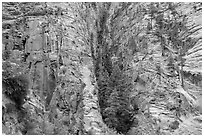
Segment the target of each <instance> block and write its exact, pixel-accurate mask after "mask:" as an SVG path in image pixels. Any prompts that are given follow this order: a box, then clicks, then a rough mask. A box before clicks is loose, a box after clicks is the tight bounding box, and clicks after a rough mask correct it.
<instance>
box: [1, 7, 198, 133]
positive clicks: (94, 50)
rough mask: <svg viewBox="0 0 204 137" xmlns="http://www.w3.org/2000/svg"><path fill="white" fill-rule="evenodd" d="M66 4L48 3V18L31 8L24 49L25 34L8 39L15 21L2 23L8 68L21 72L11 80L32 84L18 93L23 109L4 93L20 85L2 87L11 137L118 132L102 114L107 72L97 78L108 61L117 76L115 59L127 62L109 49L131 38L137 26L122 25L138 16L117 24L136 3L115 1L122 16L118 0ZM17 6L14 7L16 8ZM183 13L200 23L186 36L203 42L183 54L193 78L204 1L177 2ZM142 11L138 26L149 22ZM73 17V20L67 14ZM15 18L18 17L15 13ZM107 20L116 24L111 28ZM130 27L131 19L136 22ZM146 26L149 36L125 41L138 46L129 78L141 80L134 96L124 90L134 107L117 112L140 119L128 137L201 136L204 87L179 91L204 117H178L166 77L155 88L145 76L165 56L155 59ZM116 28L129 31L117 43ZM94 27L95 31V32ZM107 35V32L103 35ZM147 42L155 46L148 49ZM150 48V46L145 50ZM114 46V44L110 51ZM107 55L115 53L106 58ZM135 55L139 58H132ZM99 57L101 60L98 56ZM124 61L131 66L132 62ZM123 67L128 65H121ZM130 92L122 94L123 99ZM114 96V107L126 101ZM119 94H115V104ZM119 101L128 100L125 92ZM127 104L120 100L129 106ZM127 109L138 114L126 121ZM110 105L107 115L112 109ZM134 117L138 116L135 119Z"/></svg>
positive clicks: (189, 23)
mask: <svg viewBox="0 0 204 137" xmlns="http://www.w3.org/2000/svg"><path fill="white" fill-rule="evenodd" d="M11 4H12V3H11ZM66 4H67V3H63V4H62V3H61V4H59V3H49V4H48V6H50V7H49V8H50V9H49V8H48V7H46V6H45V7H43V8H45V9H46V10H45V11H46V12H45V14H40V15H43V16H34V17H30V15H33V14H31V13H29V14H28V17H27V18H26V24H27V25H28V28H27V29H25V32H24V34H23V36H25V38H24V37H23V38H22V39H23V44H22V45H21V46H19V45H18V44H19V43H20V41H21V40H22V39H21V38H16V39H14V40H13V39H12V40H13V41H11V39H7V38H6V37H8V36H5V35H8V34H10V33H11V34H12V35H13V34H14V32H12V31H13V30H12V29H11V28H12V27H11V26H12V24H9V23H8V22H6V21H4V22H3V29H5V28H6V29H5V31H4V32H3V38H2V39H3V51H4V53H3V63H5V64H6V65H5V64H4V65H3V70H9V71H13V73H14V74H12V77H14V78H15V76H19V75H23V76H25V77H26V78H27V79H28V80H27V82H28V85H26V86H25V87H26V89H28V91H27V93H26V94H27V96H26V95H19V96H23V98H20V99H21V100H20V102H23V103H20V107H19V106H17V105H16V104H15V101H13V100H12V99H9V98H8V97H7V96H6V94H5V93H4V91H5V90H10V91H11V89H12V90H15V91H19V90H21V86H19V85H17V86H13V87H12V84H9V85H10V86H11V87H9V86H5V85H3V95H2V99H3V100H2V102H3V103H2V121H3V122H2V130H3V132H4V134H14V135H16V134H31V135H33V134H38V135H47V134H52V135H53V134H55V135H59V134H63V135H65V134H67V135H107V134H116V133H115V129H109V128H108V127H107V125H108V124H107V125H106V124H105V123H104V121H105V120H104V119H103V118H102V114H101V113H102V110H101V108H102V107H105V106H99V99H101V102H103V101H104V100H103V96H101V98H100V97H99V86H98V85H97V84H99V82H98V81H97V80H101V79H100V78H101V77H103V76H104V77H105V75H103V73H102V72H101V73H100V74H98V75H100V76H98V77H97V76H96V75H97V73H98V72H99V71H100V69H101V68H102V66H101V65H104V64H105V68H104V69H106V70H107V75H110V74H111V73H112V70H113V68H114V62H119V59H122V60H123V59H124V58H123V57H122V54H121V58H119V57H115V61H112V62H111V58H113V59H112V60H114V57H111V56H113V55H111V54H112V53H110V54H109V52H108V50H109V49H108V48H110V47H109V46H112V45H113V46H115V47H114V48H118V47H117V46H118V45H120V42H121V41H120V37H124V39H126V36H125V34H126V35H127V34H128V36H129V35H132V32H131V29H130V28H128V29H127V30H126V29H125V27H124V28H123V27H122V26H123V25H124V26H127V27H128V25H126V23H129V22H131V21H133V22H134V21H135V20H129V19H127V21H126V22H125V23H124V24H123V22H122V21H121V22H122V23H121V24H119V23H118V24H117V21H118V22H120V18H118V19H117V17H120V16H121V20H123V17H122V15H123V13H122V12H124V11H125V10H127V12H126V14H129V13H128V12H129V11H132V9H134V4H131V3H129V4H130V5H131V6H130V5H129V4H128V3H127V5H126V6H127V7H128V6H130V7H129V8H128V9H125V8H126V6H121V5H120V4H118V3H115V4H116V5H115V7H117V4H118V7H119V8H118V11H117V14H116V15H115V11H116V10H115V11H114V9H111V8H115V7H114V4H112V5H111V4H110V3H105V4H104V5H103V3H99V4H98V5H97V4H95V3H92V4H90V5H89V4H88V5H80V4H79V3H78V4H76V5H75V4H73V3H72V4H70V3H68V4H70V5H68V6H67V5H66ZM28 5H29V3H28ZM40 5H41V7H42V5H43V4H40ZM110 5H111V6H112V7H111V8H110V7H109V6H110ZM124 5H125V4H124ZM141 5H142V4H141ZM141 5H139V4H138V7H139V9H140V8H141V9H142V6H141ZM144 5H145V6H147V5H148V4H144ZM164 5H165V4H164ZM18 6H19V5H18ZM55 6H56V7H55ZM75 6H76V7H75ZM77 6H79V7H77ZM80 6H81V7H80ZM83 6H87V7H89V6H90V7H91V6H93V7H92V9H91V10H90V11H86V10H87V9H86V10H85V9H83V8H84V7H83ZM106 6H107V9H106V8H105V7H106ZM120 6H121V7H120ZM70 7H71V8H70ZM87 7H86V8H87ZM67 8H70V9H67ZM77 8H81V9H80V10H81V11H80V12H79V11H77V12H75V10H79V9H77ZM109 8H110V11H108V10H109ZM120 8H121V9H120ZM88 9H89V8H88ZM139 9H138V10H139ZM10 10H11V11H12V9H10ZM51 10H53V11H51ZM176 10H177V11H178V12H183V14H184V15H185V16H187V26H194V27H193V28H190V29H192V32H194V31H195V32H196V33H192V34H190V33H189V34H187V35H190V38H189V39H193V38H196V39H197V40H198V41H197V43H198V44H197V45H196V46H195V47H193V48H192V49H190V50H189V51H188V52H186V55H185V56H184V57H183V58H184V59H185V63H184V67H183V71H184V72H186V73H189V75H190V76H189V77H193V78H195V77H198V79H199V78H200V77H202V71H201V67H202V56H201V52H202V50H201V49H202V46H201V44H202V32H201V30H202V25H201V24H202V17H201V14H202V8H201V9H200V6H199V5H198V3H184V4H178V5H177V7H176ZM62 11H63V12H64V13H65V11H66V12H70V11H71V12H74V13H71V12H70V13H69V14H66V16H63V12H62ZM49 12H53V14H50V15H49ZM85 12H87V13H89V12H90V16H89V17H88V16H87V14H83V13H85ZM92 12H93V13H92ZM110 13H111V14H110ZM124 13H125V12H124ZM79 14H80V17H83V18H80V17H78V16H79ZM81 14H82V15H81ZM109 14H110V15H109ZM132 14H134V16H135V15H136V14H135V13H131V15H132ZM48 15H49V16H48ZM83 15H86V16H83ZM45 16H46V17H45ZM68 16H69V17H68ZM109 16H113V20H114V19H116V21H115V22H116V25H115V26H112V25H113V24H111V23H110V21H111V20H109ZM140 16H141V17H140V18H141V19H142V20H143V21H140V20H137V21H136V22H139V23H138V24H139V25H141V24H142V23H141V22H143V23H144V22H146V21H145V19H143V18H144V17H142V16H143V15H142V14H141V15H140ZM67 17H68V19H66V18H67ZM86 17H87V18H86ZM125 17H126V16H125ZM4 18H5V17H4ZM84 18H85V19H84ZM14 19H16V16H15V18H14ZM93 20H94V21H93ZM125 20H126V19H125ZM63 21H64V22H63ZM84 21H85V22H84ZM13 22H15V21H13V20H11V21H10V23H13ZM46 23H47V24H46ZM63 23H64V26H63V25H62V24H63ZM75 23H76V24H75ZM108 23H110V24H109V25H107V24H108ZM73 24H74V25H73ZM130 24H132V22H131V23H130ZM153 24H154V23H153ZM83 25H84V26H85V27H84V26H83ZM117 25H118V26H117ZM139 25H138V26H139ZM146 25H147V24H143V26H142V25H141V26H142V28H140V27H141V26H139V27H138V31H139V30H140V29H141V31H142V33H138V35H137V36H138V37H136V38H135V39H136V40H134V37H131V38H128V37H127V39H129V42H128V43H125V41H126V40H123V41H122V43H123V44H121V45H123V46H124V45H126V44H127V45H129V48H130V50H131V57H130V59H129V60H131V61H130V62H132V60H133V58H137V61H136V63H135V64H134V63H133V67H134V68H137V69H135V70H133V71H136V72H134V73H131V74H130V75H135V76H133V77H134V78H135V77H136V79H135V80H132V79H133V78H132V77H131V78H130V79H131V80H130V81H131V82H132V81H134V82H133V83H135V85H134V88H133V89H134V90H133V91H131V93H129V92H126V89H124V92H123V94H124V95H127V94H128V95H129V94H131V95H130V96H128V97H132V96H133V98H134V99H133V101H132V102H133V103H132V104H131V101H130V102H129V98H128V99H127V100H125V101H126V102H127V103H126V104H128V105H129V104H131V106H130V108H129V106H127V105H126V104H125V105H123V106H125V107H126V106H127V108H125V107H123V106H122V105H120V104H119V107H118V108H119V110H120V111H118V113H119V112H121V111H122V112H121V113H120V114H118V115H119V116H120V118H121V119H122V120H124V119H125V118H127V121H130V119H131V121H132V118H133V119H134V120H133V124H132V123H131V124H130V130H129V128H128V130H129V131H128V132H125V134H126V133H127V134H128V135H158V134H173V135H174V134H201V132H202V131H201V127H202V97H201V98H200V96H202V94H201V92H202V91H201V89H200V88H198V90H197V91H196V94H194V93H195V91H194V87H193V88H192V87H191V86H189V87H187V88H189V90H185V91H184V90H183V88H182V92H181V91H180V93H182V94H183V96H182V97H183V98H185V99H186V98H187V99H188V100H191V103H192V102H193V103H192V104H194V105H195V111H196V112H198V113H199V114H195V115H190V114H189V115H190V116H189V117H179V118H177V117H176V118H175V115H177V114H174V111H175V113H176V111H177V110H173V109H174V108H175V107H174V106H176V105H177V104H176V103H177V102H176V103H175V102H174V100H171V99H168V100H165V95H164V93H167V92H169V93H170V91H167V89H160V88H161V87H160V86H161V85H162V83H161V81H162V80H161V79H160V83H159V84H160V85H156V86H155V85H153V84H154V83H153V82H152V83H153V84H152V85H148V84H149V81H148V80H149V76H148V77H147V78H146V76H143V74H144V75H145V73H143V72H145V71H146V70H145V69H148V67H150V65H155V64H154V63H155V62H154V60H155V59H156V60H157V58H158V61H161V60H159V59H160V55H159V54H156V55H157V57H156V55H155V56H154V55H152V53H151V54H149V53H148V50H149V49H148V48H151V47H152V45H153V46H154V44H152V43H148V42H149V41H148V42H146V41H145V40H146V39H148V36H147V37H146V36H145V37H139V35H142V36H143V35H146V33H145V31H146V30H145V29H144V28H145V26H146ZM151 25H152V24H151ZM16 26H17V27H22V25H19V26H18V25H16ZM87 26H88V27H87ZM133 26H134V23H133ZM135 26H137V25H135ZM86 27H87V28H86ZM114 27H116V28H117V27H118V28H119V31H120V27H121V28H123V29H124V30H123V29H122V32H119V31H118V32H117V30H116V32H114V33H118V34H121V36H120V35H118V34H117V39H116V40H115V41H114V33H112V29H113V28H114ZM7 28H9V29H7ZM118 28H117V29H118ZM87 29H90V31H89V30H87ZM143 29H144V30H143ZM8 30H9V31H10V30H12V31H11V32H7V31H8ZM109 31H110V32H109ZM123 31H124V32H123ZM5 32H6V33H5ZM7 33H8V34H7ZM21 33H22V32H21ZM89 33H91V34H89ZM123 33H125V34H123ZM149 33H151V32H149ZM106 34H107V35H108V36H104V35H106ZM81 35H83V36H81ZM109 35H111V36H109ZM182 36H184V35H182ZM10 37H11V36H9V38H10ZM89 37H90V38H89ZM109 39H110V40H109ZM140 39H141V40H140ZM150 39H152V38H150ZM111 40H112V41H111ZM90 41H91V42H90ZM110 41H111V42H110ZM116 41H117V42H118V43H117V42H116ZM136 41H137V42H136ZM87 43H89V44H90V43H91V44H90V45H89V44H87ZM115 43H117V44H115ZM114 44H115V45H114ZM148 44H149V45H151V46H148ZM187 44H189V45H191V44H192V43H187ZM116 45H117V46H116ZM138 45H139V46H138ZM18 46H19V47H18ZM17 47H18V48H19V49H18V48H17ZM22 47H24V48H22ZM104 47H105V48H104ZM155 47H156V46H155ZM159 47H160V45H158V48H159ZM106 48H107V49H106ZM123 48H125V49H126V47H123ZM138 48H139V49H138ZM143 48H144V49H145V51H144V49H143ZM118 49H119V48H118ZM110 50H112V49H111V48H110ZM120 50H122V49H120ZM142 50H143V51H142ZM155 51H156V50H155ZM111 52H112V51H111ZM114 52H116V51H114ZM114 52H113V54H115V55H114V56H116V53H114ZM143 52H144V53H143ZM157 52H160V51H157ZM106 53H108V54H107V55H105V54H106ZM121 53H122V52H121ZM133 54H134V55H135V56H134V55H133ZM140 54H141V55H140ZM143 54H145V56H143ZM9 55H10V57H9ZM132 55H133V56H134V57H132ZM94 56H95V57H98V58H95V57H94ZM104 56H105V57H104ZM126 56H127V54H126ZM146 56H147V57H148V56H151V57H150V58H149V60H150V61H149V62H148V61H147V60H148V59H146ZM127 58H129V57H127ZM97 59H98V60H100V59H101V62H102V61H103V64H102V63H101V62H100V61H98V62H97ZM124 60H125V59H124ZM138 60H139V61H138ZM143 61H144V62H145V61H146V62H147V63H146V64H147V66H148V65H149V66H148V67H146V66H145V63H144V66H145V67H143V64H142V63H143ZM124 62H125V63H127V61H126V60H125V61H124ZM138 62H139V63H138ZM151 62H154V63H153V64H151ZM192 62H193V64H192ZM97 63H98V64H97ZM100 63H101V64H100ZM120 63H121V62H120ZM140 63H141V64H140ZM148 63H149V64H148ZM97 65H98V66H97ZM112 65H113V66H112ZM96 66H97V67H98V68H97V67H96ZM120 66H122V65H121V64H120ZM127 66H128V65H127ZM130 67H132V66H130ZM142 67H143V68H144V69H143V68H142ZM96 68H97V69H98V70H97V69H96ZM118 68H119V67H118ZM141 68H142V69H141ZM150 68H151V67H150ZM152 68H154V67H152ZM156 69H158V71H160V68H156ZM137 70H138V71H137ZM150 70H151V71H149V72H148V75H149V74H151V75H150V77H153V74H154V72H152V69H150ZM139 71H141V72H142V73H143V74H142V76H143V78H144V80H143V79H142V78H140V76H139ZM155 71H157V70H155ZM3 72H4V71H3ZM118 72H120V71H118ZM136 73H138V74H136ZM155 75H156V74H155ZM160 75H161V74H160ZM120 76H121V75H120V74H117V72H116V74H115V78H116V79H117V80H119V81H121V80H120ZM142 76H141V77H142ZM96 79H97V80H96ZM104 79H105V78H104ZM169 79H170V78H169ZM172 79H173V78H172ZM170 80H171V79H170ZM173 80H174V79H173ZM19 81H21V80H20V79H17V80H16V81H14V82H13V83H15V82H16V83H18V82H19ZM113 81H114V82H115V81H116V80H113ZM200 81H201V78H200V79H199V80H195V81H194V82H193V83H195V84H196V85H198V86H200V87H201V86H202V84H201V82H200ZM21 82H22V81H21ZM106 82H107V80H104V83H106ZM114 82H113V83H112V84H113V85H114V84H115V83H116V82H115V83H114ZM125 82H127V83H128V84H130V83H129V81H127V80H124V79H123V81H122V83H120V84H118V90H115V91H119V90H120V89H121V88H122V86H123V84H126V83H125ZM168 82H169V81H168ZM25 83H26V82H25ZM184 83H185V82H184ZM157 84H158V83H157ZM131 86H132V85H131ZM148 86H149V87H148ZM101 87H102V86H101ZM152 87H153V88H155V89H156V92H157V93H150V92H152V89H153V88H152ZM9 88H10V89H9ZM191 89H192V90H191ZM105 90H106V89H105ZM111 90H112V89H111ZM107 91H108V90H107ZM111 92H112V91H111ZM137 92H138V93H139V92H141V98H139V97H140V96H138V95H137ZM171 92H173V91H171ZM174 92H175V91H174ZM177 92H179V91H177ZM187 92H189V94H194V95H195V96H194V98H195V99H197V100H196V101H194V100H195V99H194V98H192V97H191V96H190V95H189V94H187ZM101 93H102V92H101ZM116 93H117V92H116ZM143 93H144V94H143ZM149 93H150V94H149ZM123 94H121V96H122V95H123ZM146 94H148V95H146ZM152 94H155V95H156V94H158V96H153V95H152ZM136 95H137V97H136ZM107 96H108V97H107V98H108V101H107V104H106V105H107V106H109V107H110V108H111V107H112V106H111V105H112V104H114V103H117V99H118V100H119V97H120V96H119V94H116V95H115V94H110V96H109V95H108V94H107ZM147 96H148V97H147ZM149 96H152V98H154V99H152V100H151V99H149ZM111 97H112V98H111ZM182 97H181V98H182ZM157 98H159V99H164V100H161V101H158V100H157ZM113 99H115V100H116V101H115V100H113ZM120 99H121V100H123V98H122V97H121V98H120ZM150 100H151V101H150ZM192 100H193V101H192ZM123 101H124V100H123ZM123 101H121V102H122V103H123ZM167 101H168V102H167ZM110 102H111V103H110ZM122 103H121V104H122ZM171 105H172V106H171ZM182 105H183V106H182V107H183V108H187V107H189V105H186V104H182ZM121 106H122V107H121ZM100 107H101V108H100ZM131 107H132V108H131ZM123 108H124V109H128V110H131V111H133V109H134V112H136V113H132V112H131V113H130V114H131V118H129V117H127V115H126V117H125V118H124V119H123V117H124V115H123V112H124V111H123ZM171 109H172V110H171ZM175 109H176V108H175ZM104 110H105V109H104ZM106 110H107V112H108V109H106ZM114 111H115V110H114ZM147 111H148V112H147ZM116 114H117V113H116ZM132 114H133V115H134V116H132ZM111 116H113V115H111ZM114 116H116V115H114ZM114 116H113V117H111V119H110V120H109V122H110V123H111V120H114V119H117V118H115V117H114ZM121 119H120V120H121ZM155 119H156V120H155ZM175 119H176V120H175ZM103 120H104V121H103ZM106 120H107V119H106ZM122 120H121V121H122ZM154 120H155V121H154ZM19 121H20V122H19ZM117 122H118V121H117ZM119 122H120V121H119ZM112 123H114V122H112ZM121 123H122V122H120V124H121ZM126 123H127V124H126V125H128V124H129V122H126ZM114 124H116V125H118V123H114ZM120 128H123V123H122V124H121V126H120ZM124 129H125V128H124ZM111 130H112V131H111Z"/></svg>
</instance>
